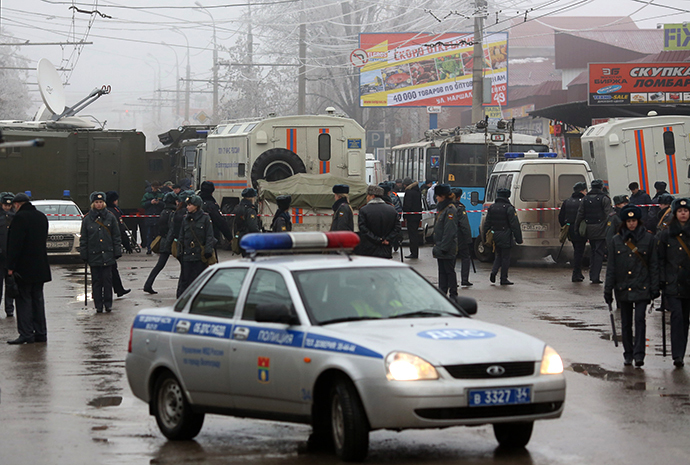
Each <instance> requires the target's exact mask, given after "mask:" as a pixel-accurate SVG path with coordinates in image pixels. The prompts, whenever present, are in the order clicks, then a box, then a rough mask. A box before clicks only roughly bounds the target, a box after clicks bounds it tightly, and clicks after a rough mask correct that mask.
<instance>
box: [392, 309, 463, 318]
mask: <svg viewBox="0 0 690 465" xmlns="http://www.w3.org/2000/svg"><path fill="white" fill-rule="evenodd" d="M447 315H450V316H457V317H462V315H460V314H458V313H450V312H444V311H442V310H419V311H417V312H408V313H400V314H398V315H392V316H389V317H388V318H416V317H437V316H447Z"/></svg>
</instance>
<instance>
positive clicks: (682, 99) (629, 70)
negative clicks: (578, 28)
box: [588, 63, 690, 106]
mask: <svg viewBox="0 0 690 465" xmlns="http://www.w3.org/2000/svg"><path fill="white" fill-rule="evenodd" d="M588 93H589V104H590V105H596V106H599V105H639V104H657V103H690V63H590V64H589V92H588Z"/></svg>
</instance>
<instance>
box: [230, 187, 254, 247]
mask: <svg viewBox="0 0 690 465" xmlns="http://www.w3.org/2000/svg"><path fill="white" fill-rule="evenodd" d="M256 196H257V193H256V190H255V189H254V188H253V187H247V188H246V189H244V190H243V191H242V200H240V203H239V204H237V206H236V207H235V208H234V209H233V211H232V213H233V214H234V215H235V221H234V223H233V224H234V227H235V237H236V238H237V240H238V243H239V241H240V240H241V239H242V236H244V235H245V234H249V233H258V232H260V231H261V228H260V226H259V217H258V215H259V213H258V211H257V208H256ZM246 255H247V252H246V251H245V250H244V249H242V256H246Z"/></svg>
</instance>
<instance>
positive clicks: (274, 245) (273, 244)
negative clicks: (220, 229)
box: [240, 231, 359, 252]
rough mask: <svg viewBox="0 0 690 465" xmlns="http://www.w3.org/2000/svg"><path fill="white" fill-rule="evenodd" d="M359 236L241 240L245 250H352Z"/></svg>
mask: <svg viewBox="0 0 690 465" xmlns="http://www.w3.org/2000/svg"><path fill="white" fill-rule="evenodd" d="M357 244H359V236H358V235H357V234H355V233H353V232H351V231H330V232H289V233H266V234H261V233H251V234H246V235H245V236H243V237H242V239H241V240H240V247H242V248H243V249H244V250H247V251H250V252H255V251H262V250H264V251H268V250H297V249H352V248H354V247H355V246H356V245H357Z"/></svg>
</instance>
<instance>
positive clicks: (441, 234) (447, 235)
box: [431, 184, 458, 297]
mask: <svg viewBox="0 0 690 465" xmlns="http://www.w3.org/2000/svg"><path fill="white" fill-rule="evenodd" d="M434 195H436V222H435V223H434V242H435V244H434V248H433V250H432V251H431V253H432V255H433V257H434V258H435V259H436V262H437V264H438V288H439V289H440V290H441V292H443V294H444V295H445V294H448V295H449V296H450V297H457V295H458V277H457V275H456V274H455V260H456V256H457V253H458V219H457V210H456V209H455V205H453V198H452V192H451V190H450V186H449V185H448V184H437V185H436V188H435V190H434Z"/></svg>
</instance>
